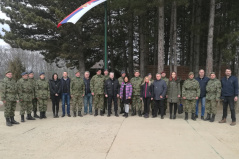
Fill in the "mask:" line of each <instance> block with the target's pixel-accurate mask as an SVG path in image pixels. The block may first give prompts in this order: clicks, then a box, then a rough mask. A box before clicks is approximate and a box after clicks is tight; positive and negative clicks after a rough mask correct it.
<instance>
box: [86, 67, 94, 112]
mask: <svg viewBox="0 0 239 159" xmlns="http://www.w3.org/2000/svg"><path fill="white" fill-rule="evenodd" d="M90 80H91V78H90V72H89V71H86V72H85V77H84V83H85V96H84V114H85V115H86V114H87V113H88V104H89V113H90V115H92V94H91V90H90Z"/></svg>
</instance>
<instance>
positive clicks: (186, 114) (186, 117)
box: [185, 112, 188, 120]
mask: <svg viewBox="0 0 239 159" xmlns="http://www.w3.org/2000/svg"><path fill="white" fill-rule="evenodd" d="M185 120H188V113H187V112H185Z"/></svg>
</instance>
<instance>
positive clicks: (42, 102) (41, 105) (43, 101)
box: [38, 99, 48, 112]
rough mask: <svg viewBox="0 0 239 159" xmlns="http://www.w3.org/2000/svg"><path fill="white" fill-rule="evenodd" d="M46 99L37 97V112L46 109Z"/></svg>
mask: <svg viewBox="0 0 239 159" xmlns="http://www.w3.org/2000/svg"><path fill="white" fill-rule="evenodd" d="M47 101H48V100H47V99H38V107H39V112H46V111H47Z"/></svg>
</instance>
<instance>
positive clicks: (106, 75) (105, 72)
mask: <svg viewBox="0 0 239 159" xmlns="http://www.w3.org/2000/svg"><path fill="white" fill-rule="evenodd" d="M107 79H109V71H108V69H105V70H104V83H105V81H106V80H107ZM107 108H108V100H107V98H106V97H105V96H104V109H103V114H105V110H107ZM110 111H111V110H110Z"/></svg>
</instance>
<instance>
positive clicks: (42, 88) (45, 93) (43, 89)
mask: <svg viewBox="0 0 239 159" xmlns="http://www.w3.org/2000/svg"><path fill="white" fill-rule="evenodd" d="M39 76H40V79H39V80H37V81H36V87H35V89H36V97H37V100H38V105H39V111H40V119H43V118H46V111H47V99H48V98H50V89H49V84H48V82H47V80H46V79H45V73H44V72H42V73H40V74H39Z"/></svg>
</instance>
